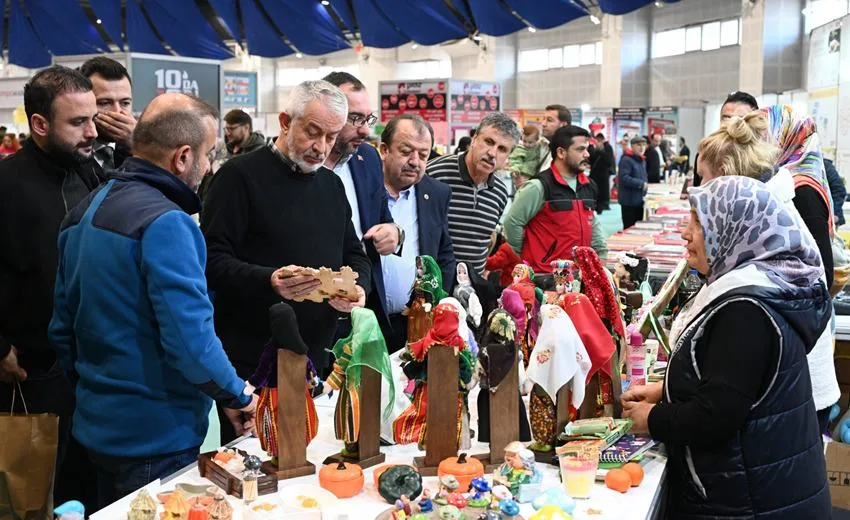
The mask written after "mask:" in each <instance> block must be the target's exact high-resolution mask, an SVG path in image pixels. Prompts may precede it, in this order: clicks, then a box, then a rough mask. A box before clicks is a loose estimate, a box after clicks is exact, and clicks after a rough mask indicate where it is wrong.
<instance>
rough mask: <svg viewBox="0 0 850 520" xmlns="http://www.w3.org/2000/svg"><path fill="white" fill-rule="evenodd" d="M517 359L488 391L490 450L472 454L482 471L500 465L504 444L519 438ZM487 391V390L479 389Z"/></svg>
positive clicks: (503, 453)
mask: <svg viewBox="0 0 850 520" xmlns="http://www.w3.org/2000/svg"><path fill="white" fill-rule="evenodd" d="M517 371H518V368H517V359H516V357H514V364H513V367H511V370H510V371H509V372H508V374H507V375H506V376H505V378H504V379H502V381H501V382H500V383H499V386H498V388H497V389H496V391H495V392H490V395H489V398H490V399H489V400H490V451H489V453H483V454H480V455H473V457H475V458H476V459H478V460H480V461H481V463H482V464H484V471H486V472H487V473H490V472H492V471H493V470H494V469H496V468H498V467H499V466H501V464H502V462H504V458H505V446H507V445H508V444H509V443H511V442H513V441H516V440H519V376H518V374H517ZM481 391H482V392H489V390H481Z"/></svg>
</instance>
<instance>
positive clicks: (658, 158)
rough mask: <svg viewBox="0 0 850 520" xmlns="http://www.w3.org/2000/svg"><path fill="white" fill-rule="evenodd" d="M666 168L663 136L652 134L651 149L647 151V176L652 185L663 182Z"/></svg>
mask: <svg viewBox="0 0 850 520" xmlns="http://www.w3.org/2000/svg"><path fill="white" fill-rule="evenodd" d="M664 167H665V158H664V153H663V152H662V151H661V134H652V136H650V138H649V148H648V149H647V150H646V174H647V176H648V177H649V182H650V183H657V182H661V179H662V178H663V177H664V176H663V174H662V172H663V170H664Z"/></svg>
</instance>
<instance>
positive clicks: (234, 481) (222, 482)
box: [198, 450, 277, 498]
mask: <svg viewBox="0 0 850 520" xmlns="http://www.w3.org/2000/svg"><path fill="white" fill-rule="evenodd" d="M236 451H237V452H238V453H239V454H240V455H242V456H243V457H247V456H248V454H247V453H246V452H244V451H242V450H236ZM217 453H218V452H216V451H210V452H207V453H201V454H200V455H199V456H198V471H199V472H200V473H201V476H202V477H203V478H205V479H208V480H209V481H210V482H212V483H213V484H215V485H216V486H218V487H220V488H221V489H223V490H224V492H225V493H227V494H228V495H233V496H235V497H236V498H242V479H241V478H239V477H237V476H236V475H234V474H233V473H231V472H229V471H227V470H226V469H224V468H223V467H221V466H219V465H218V464H216V463H215V462H213V457H215V456H216V454H217ZM257 488H258V492H259V494H260V495H269V494H271V493H277V478H276V477H275V476H274V475H264V476H261V477H258V478H257Z"/></svg>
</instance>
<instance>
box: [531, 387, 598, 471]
mask: <svg viewBox="0 0 850 520" xmlns="http://www.w3.org/2000/svg"><path fill="white" fill-rule="evenodd" d="M593 395H594V396H595V395H596V394H593ZM585 396H587V394H585ZM557 397H558V398H557V399H556V400H555V401H556V402H555V432H556V433H557V434H560V433H561V432H563V431H564V428H565V427H566V426H567V423H568V422H570V398H571V396H570V387H569V386H568V385H564V386H562V387H561V389H560V390H558V396H557ZM585 401H588V399H587V398H585ZM534 460H536V461H537V462H543V463H546V464H552V465H553V466H558V458H557V457H556V456H555V449H554V446H553V447H552V449H551V450H550V451H535V452H534Z"/></svg>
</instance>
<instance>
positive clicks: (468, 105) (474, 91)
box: [450, 80, 501, 125]
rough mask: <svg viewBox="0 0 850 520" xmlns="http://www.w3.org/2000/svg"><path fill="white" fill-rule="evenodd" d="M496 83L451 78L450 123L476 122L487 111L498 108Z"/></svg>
mask: <svg viewBox="0 0 850 520" xmlns="http://www.w3.org/2000/svg"><path fill="white" fill-rule="evenodd" d="M500 95H501V94H500V89H499V84H498V83H490V82H485V81H466V80H453V81H452V82H451V90H450V98H451V101H450V102H451V114H452V115H451V117H452V123H466V124H476V125H477V124H478V123H480V122H481V120H482V119H484V116H486V115H487V113H488V112H495V111H497V110H499V106H500Z"/></svg>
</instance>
